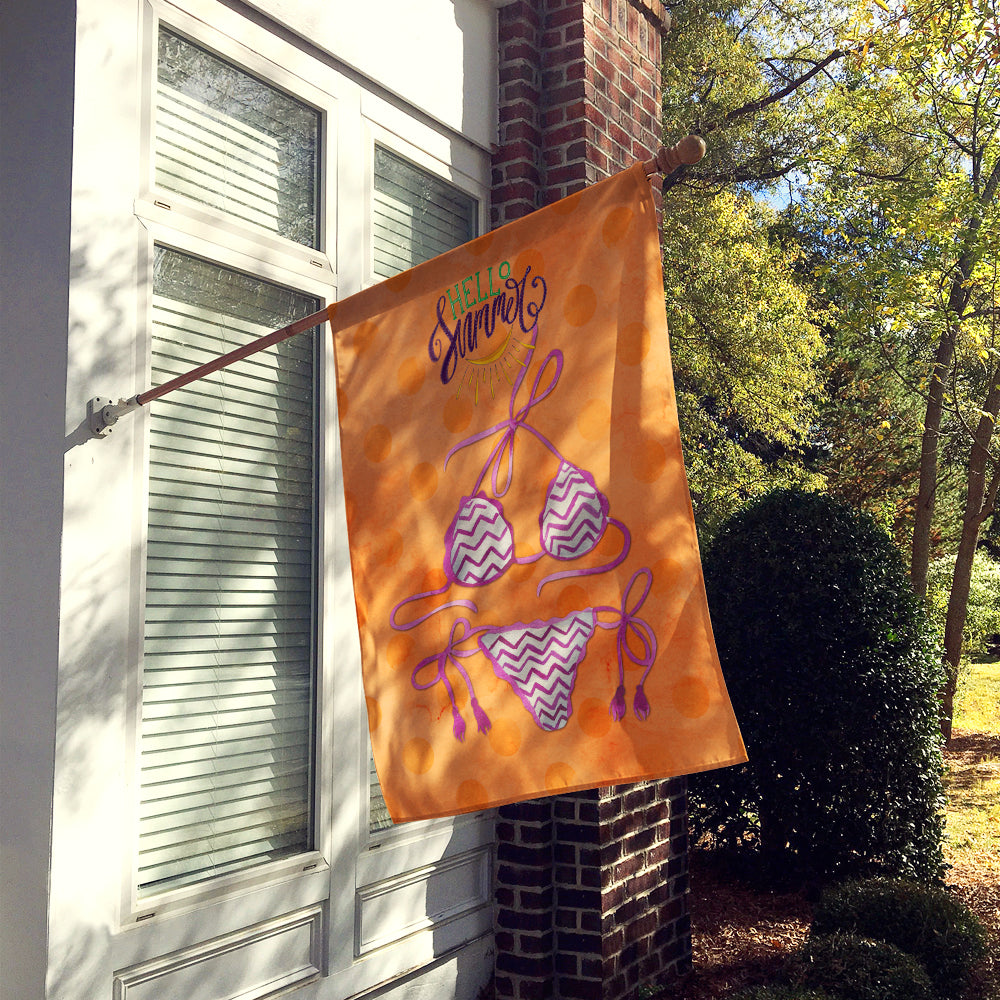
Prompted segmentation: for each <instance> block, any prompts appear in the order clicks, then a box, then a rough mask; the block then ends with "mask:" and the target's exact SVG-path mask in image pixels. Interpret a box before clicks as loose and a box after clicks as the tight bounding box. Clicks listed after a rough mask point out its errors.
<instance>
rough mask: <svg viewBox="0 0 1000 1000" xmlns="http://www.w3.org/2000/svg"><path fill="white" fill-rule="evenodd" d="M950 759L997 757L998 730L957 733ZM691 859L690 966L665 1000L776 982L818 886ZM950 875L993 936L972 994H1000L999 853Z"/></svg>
mask: <svg viewBox="0 0 1000 1000" xmlns="http://www.w3.org/2000/svg"><path fill="white" fill-rule="evenodd" d="M946 759H947V762H948V764H949V767H953V768H955V769H956V770H957V769H959V768H962V767H967V766H969V764H970V763H975V762H977V761H982V760H986V761H988V760H990V759H992V760H993V761H1000V737H989V736H984V735H983V734H971V733H956V734H955V737H954V738H953V739H952V741H951V743H950V744H949V746H948V748H947V750H946ZM690 866H691V895H690V907H691V927H692V948H693V956H694V962H693V968H692V971H691V972H690V973H689V974H688V975H687V976H685V977H684V978H683V979H682V980H680V981H678V982H675V983H672V984H670V985H669V986H667V987H665V988H664V990H663V992H662V993H661V994H660V995H659V998H660V1000H723V998H726V997H729V996H731V995H732V994H733V993H735V992H736V991H737V990H740V989H743V988H745V987H747V986H755V985H759V984H762V983H767V982H772V981H773V980H774V979H775V978H776V976H777V974H778V973H779V971H780V969H781V967H782V965H783V964H784V962H785V960H786V959H787V957H788V955H789V954H790V953H791V952H793V951H795V950H796V949H797V948H798V947H799V946H800V945H801V944H803V943H804V942H805V940H806V938H807V937H808V935H809V925H810V923H811V921H812V903H811V899H812V898H813V893H812V892H811V891H810V890H809V889H808V888H803V889H799V890H797V891H791V892H789V891H770V890H767V889H762V888H760V887H755V886H752V885H749V884H747V883H746V881H744V880H741V879H740V878H738V877H737V876H736V875H734V873H733V872H732V871H731V870H730V869H728V868H727V866H726V865H725V863H724V862H723V861H722V860H721V859H720V857H719V855H718V854H717V853H716V852H712V851H705V850H692V851H691V854H690ZM946 881H947V884H948V887H949V888H950V889H952V891H954V892H955V894H956V895H957V896H959V897H960V898H961V899H962V900H963V902H965V903H966V905H967V906H969V908H970V909H971V910H972V911H973V912H974V913H975V914H976V915H977V916H978V917H979V919H980V920H982V921H983V923H984V924H985V925H986V927H987V929H988V931H989V933H990V936H991V944H992V947H991V955H990V957H989V958H988V959H987V961H986V962H985V963H984V965H983V967H982V968H981V969H980V970H978V973H977V976H976V978H975V981H974V982H973V983H972V984H971V988H970V991H969V998H970V1000H1000V858H998V857H996V856H990V855H985V856H982V857H974V858H972V859H971V860H969V861H967V862H964V863H962V864H961V865H955V866H954V867H952V869H951V870H950V871H949V873H948V876H947V879H946Z"/></svg>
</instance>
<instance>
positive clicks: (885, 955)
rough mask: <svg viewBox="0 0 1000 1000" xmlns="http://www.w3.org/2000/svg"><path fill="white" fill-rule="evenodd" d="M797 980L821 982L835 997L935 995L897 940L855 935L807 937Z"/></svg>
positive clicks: (924, 999)
mask: <svg viewBox="0 0 1000 1000" xmlns="http://www.w3.org/2000/svg"><path fill="white" fill-rule="evenodd" d="M793 975H794V978H795V980H796V981H797V982H798V983H799V984H801V985H802V986H807V987H821V988H822V989H825V990H827V991H828V992H830V993H833V994H835V995H836V997H837V998H838V1000H933V998H934V990H933V988H932V986H931V981H930V978H929V977H928V975H927V972H926V971H925V970H924V967H923V966H922V965H921V964H920V962H918V961H917V960H916V959H915V958H914V957H913V956H912V955H907V954H906V952H904V951H901V950H900V949H899V948H897V947H895V945H891V944H886V943H885V942H883V941H872V940H870V939H868V938H863V937H858V936H856V935H854V934H829V935H822V936H820V937H813V938H810V939H809V941H808V942H807V944H806V946H805V948H804V949H803V951H802V953H801V955H800V956H799V960H798V962H797V963H796V969H795V971H794V973H793Z"/></svg>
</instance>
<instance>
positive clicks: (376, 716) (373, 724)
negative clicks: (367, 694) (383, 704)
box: [365, 698, 382, 733]
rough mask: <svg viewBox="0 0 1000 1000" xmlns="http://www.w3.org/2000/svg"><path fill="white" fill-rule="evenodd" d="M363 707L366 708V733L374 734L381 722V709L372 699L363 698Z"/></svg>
mask: <svg viewBox="0 0 1000 1000" xmlns="http://www.w3.org/2000/svg"><path fill="white" fill-rule="evenodd" d="M365 705H366V707H367V708H368V732H370V733H374V732H375V730H376V729H378V726H379V723H380V722H381V721H382V709H381V708H380V707H379V703H378V701H376V699H374V698H365Z"/></svg>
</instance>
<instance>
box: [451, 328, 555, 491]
mask: <svg viewBox="0 0 1000 1000" xmlns="http://www.w3.org/2000/svg"><path fill="white" fill-rule="evenodd" d="M537 339H538V324H537V323H536V324H535V326H534V327H533V328H532V332H531V348H532V349H534V346H535V341H536V340H537ZM552 361H554V362H555V374H554V375H552V377H551V379H550V380H549V382H548V384H547V385H546V386H545V387H544V388H543V389H539V386H540V385H541V381H542V376H543V375H544V374H545V370H546V369H547V368H548V366H549V363H550V362H552ZM562 369H563V353H562V351H560V350H558V349H556V350H552V351H549V353H548V354H547V355H546V356H545V360H544V361H543V362H542V363H541V365H540V366H539V369H538V371H537V373H536V374H535V381H534V384H533V385H532V387H531V391H530V393H529V394H528V399H527V401H526V402H525V403H524V405H523V406H522V407H521V408H520V409H519V410H517V412H515V411H514V401H515V398H516V396H517V393H518V390H519V389H520V388H521V384H522V383H523V382H524V379H525V376H526V375H527V373H528V366H527V365H525V366H524V367H522V368H521V370H520V372H518V375H517V379H516V381H515V382H514V387H513V389H512V390H511V394H510V403H509V406H508V416H507V419H506V420H501V421H500V423H498V424H494V425H493V426H492V427H490V428H488V429H487V430H484V431H480V432H479V433H477V434H473V435H471V436H470V437H467V438H465V440H463V441H459V443H458V444H456V445H455V446H454V447H453V448H452V449H451V450H450V451H449V452H448V454H447V455H445V458H444V468H445V469H446V470H447V468H448V462H449V461H450V460H451V458H452V456H453V455H455V454H456V453H457V452H459V451H461V450H462V449H463V448H468V447H469V446H470V445H473V444H476V443H477V442H479V441H485V440H486V439H487V438H490V437H492V436H493V435H494V434H496V433H497V431H503V434H501V436H500V438H499V440H498V441H497V442H496V444H495V445H494V446H493V450H492V451H491V452H490V454H489V456H488V457H487V459H486V462H485V463H484V465H483V469H482V471H481V472H480V473H479V478H478V479H477V480H476V485H475V486H474V487H473V490H472V492H473V493H478V492H479V487H480V486H481V485H482V482H483V479H484V477H485V476H486V470H487V469H489V467H490V465H492V466H493V474H492V477H491V485H492V487H493V495H494V496H495V497H498V498H499V497H502V496H504V494H506V492H507V490H509V489H510V484H511V482H512V481H513V477H514V436H515V435H516V433H517V431H518V429H519V428H521V427H523V428H524V429H525V430H527V431H530V432H531V433H532V434H533V435H534V436H535V437H536V438H538V440H539V441H541V442H542V444H543V445H545V447H546V448H548V449H549V451H550V452H552V454H553V455H555V456H556V458H558V459H559V461H560V462H561V461H563V458H562V455H560V454H559V449H558V448H556V446H555V445H554V444H553V443H552V442H551V441H550V440H549V439H548V438H547V437H545V435H544V434H541V433H540V432H539V431H537V430H535V428H534V427H532V426H531V425H530V424H528V423H526V421H527V418H528V414H529V413H530V412H531V410H532V408H533V407H535V406H537V405H538V404H539V403H540V402H541V401H542V400H543V399H545V398H546V397H547V396H548V395H549V394H550V393H551V392H552V390H553V389H555V387H556V385H557V384H558V382H559V376H560V375H561V374H562ZM505 449H506V451H507V475H506V479H505V481H504V484H503V488H502V489H500V488H499V472H500V466H501V464H502V462H503V453H504V450H505Z"/></svg>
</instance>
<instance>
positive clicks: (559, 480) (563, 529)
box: [390, 324, 631, 629]
mask: <svg viewBox="0 0 1000 1000" xmlns="http://www.w3.org/2000/svg"><path fill="white" fill-rule="evenodd" d="M537 337H538V326H537V324H536V325H535V327H534V328H533V330H532V338H531V345H530V349H532V350H533V349H534V345H535V341H536V340H537ZM550 366H554V372H553V374H552V375H551V377H550V378H549V381H548V383H547V384H546V385H545V386H544V387H543V388H540V387H541V386H542V380H543V378H544V377H545V373H546V371H547V370H548V369H549V367H550ZM562 368H563V354H562V351H559V350H553V351H550V352H549V354H548V355H547V356H546V358H545V360H544V361H543V362H542V364H541V366H540V367H539V369H538V372H537V373H536V375H535V380H534V384H533V385H532V388H531V391H530V392H529V395H528V399H527V401H526V402H525V403H524V405H523V406H521V407H520V408H519V409H517V410H516V411H515V401H516V397H517V394H518V391H519V389H520V388H521V385H522V384H523V382H524V379H525V376H526V374H527V366H526V365H524V364H523V365H522V368H521V370H520V372H519V373H518V376H517V379H516V380H515V382H514V385H513V390H512V392H511V395H510V403H509V407H508V416H507V419H506V420H502V421H500V423H498V424H495V425H494V426H493V427H490V428H488V429H487V430H484V431H481V432H479V433H477V434H474V435H472V436H471V437H468V438H466V439H465V440H463V441H460V442H459V443H458V444H457V445H455V446H454V447H453V448H452V449H451V450H450V451H449V452H448V454H447V455H446V456H445V461H444V468H445V469H447V467H448V462H449V461H450V460H451V459H452V458H453V457H454V455H455V454H456V453H457V452H459V451H461V450H462V449H463V448H467V447H469V446H470V445H473V444H476V443H477V442H479V441H484V440H487V439H488V438H490V437H492V436H493V435H495V434H497V432H501V433H500V437H499V438H498V440H497V441H496V443H495V444H494V446H493V449H492V451H491V452H490V454H489V455H488V457H487V459H486V462H485V463H484V464H483V467H482V470H481V471H480V473H479V477H478V479H477V480H476V484H475V486H474V487H473V492H472V494H471V495H470V496H465V497H463V498H462V501H461V503H460V504H459V508H458V511H457V513H456V514H455V516H454V518H453V519H452V521H451V524H450V525H449V526H448V529H447V531H446V532H445V537H444V542H445V555H444V571H445V575H446V577H447V579H448V583H447V584H445V586H444V587H441V588H439V589H438V590H432V591H424V592H422V593H419V594H414V595H413V596H411V597H408V598H406V599H405V600H403V601H400V602H399V603H398V604H397V605H396V606H395V607H394V608H393V610H392V615H391V617H390V622H391V624H392V626H393V628H396V629H407V628H412V627H415V626H416V625H419V624H420V623H421V622H423V621H425V620H426V619H427V618H428V617H429V616H430V615H433V614H436V613H437V612H439V611H443V610H444V609H445V608H450V607H456V606H462V607H469V608H472V609H473V610H476V606H475V605H474V604H473V603H472V602H471V601H464V600H457V601H452V602H449V603H447V604H443V605H441V606H440V607H438V608H435V609H434V610H433V611H431V612H429V613H428V614H427V615H424V616H422V617H420V618H418V619H416V620H415V621H413V622H410V623H408V624H405V625H401V624H399V623H398V622H397V620H396V616H397V612H398V611H399V610H400V608H402V607H403V606H404V605H406V604H409V603H411V602H413V601H417V600H422V599H424V598H427V597H434V596H438V595H440V594H443V593H444V592H445V591H446V590H447V589H448V586H449V585H450V584H459V585H461V586H465V587H484V586H486V585H487V584H490V583H493V582H494V581H495V580H498V579H499V578H500V577H501V576H503V574H504V573H505V572H506V571H507V570H508V569H509V568H510V566H511V565H513V564H514V563H517V564H520V565H525V564H529V563H534V562H537V561H538V560H539V559H541V558H542V557H543V556H544V555H548V556H551V557H552V558H554V559H559V560H562V561H569V560H573V559H579V558H580V557H581V556H585V555H587V553H589V552H591V551H592V550H593V549H594V548H595V546H596V545H597V544H598V542H600V540H601V539H602V538H603V537H604V533H605V531H606V530H607V527H608V525H609V524H612V525H614V526H615V527H616V528H618V530H619V531H620V532H621V533H622V549H621V552H620V553H619V554H618V555H617V556H616V557H615V558H614V559H613V560H612V561H611V562H609V563H607V564H605V565H603V566H597V567H591V568H589V569H576V570H563V571H560V572H556V573H551V574H549V575H548V576H546V577H544V578H543V579H542V580H541V581H540V582H539V584H538V588H537V591H536V596H537V595H538V594H541V592H542V588H543V587H544V586H545V585H546V584H547V583H551V582H552V581H554V580H559V579H564V578H566V577H573V576H589V575H593V574H597V573H604V572H607V571H608V570H611V569H614V568H615V567H616V566H618V565H619V564H620V563H622V562H623V561H624V559H625V558H626V557H627V555H628V552H629V549H630V547H631V535H630V533H629V531H628V529H627V528H626V526H625V525H624V524H623V523H622V522H621V521H618V520H617V519H615V518H613V517H610V516H609V515H608V510H609V504H608V498H607V497H606V496H605V495H604V494H603V493H602V492H601V491H600V490H599V489H598V488H597V483H596V482H595V480H594V477H593V476H592V475H591V474H590V473H589V472H587V471H586V470H584V469H581V468H579V467H578V466H575V465H573V464H572V463H571V462H568V461H567V460H566V459H565V458H563V456H562V455H561V454H560V452H559V450H558V449H557V448H556V447H555V445H553V444H552V442H551V441H549V440H548V438H546V437H545V436H544V435H543V434H541V433H540V432H539V431H538V430H537V429H536V428H534V427H532V426H531V425H530V424H529V423H527V417H528V414H529V413H530V411H531V410H532V408H533V407H535V406H537V405H538V403H540V402H541V401H542V400H543V399H545V398H546V397H547V396H549V395H550V394H551V392H552V391H553V390H554V389H555V387H556V385H557V384H558V381H559V376H560V375H561V373H562ZM522 428H523V429H524V430H526V431H528V432H529V433H530V434H532V435H533V436H534V437H535V438H536V439H537V440H538V441H540V442H541V443H542V445H543V446H544V447H545V448H546V449H547V450H548V451H549V452H550V453H551V454H553V455H554V456H555V457H556V458H557V459H558V460H559V468H558V470H557V472H556V474H555V476H554V477H553V478H552V480H551V481H550V482H549V484H548V488H547V490H546V494H545V503H544V505H543V507H542V511H541V513H540V514H539V516H538V525H539V540H540V543H541V551H540V552H536V553H534V554H533V555H530V556H517V555H515V552H514V529H513V527H512V526H511V523H510V522H509V521H508V520H507V518H506V517H505V516H504V511H503V504H502V503H501V499H500V498H501V497H503V496H505V495H506V493H507V491H508V490H509V489H510V486H511V483H512V481H513V475H514V441H515V437H516V435H517V431H518V430H520V429H522ZM505 453H506V457H507V461H506V474H505V476H504V478H503V481H502V482H501V479H500V476H501V471H502V466H503V458H504V454H505ZM491 466H492V473H491V484H490V485H491V487H492V493H493V496H489V495H488V494H487V493H486V492H485V491H483V490H482V489H481V487H482V484H483V480H484V479H485V477H486V473H487V471H488V470H489V469H490V467H491Z"/></svg>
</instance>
